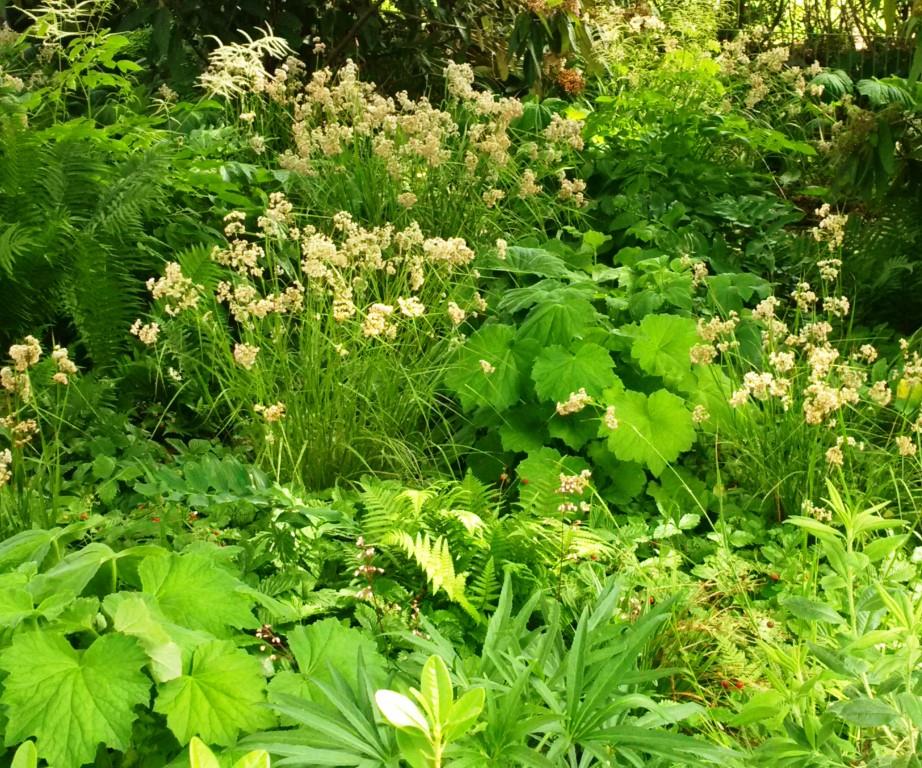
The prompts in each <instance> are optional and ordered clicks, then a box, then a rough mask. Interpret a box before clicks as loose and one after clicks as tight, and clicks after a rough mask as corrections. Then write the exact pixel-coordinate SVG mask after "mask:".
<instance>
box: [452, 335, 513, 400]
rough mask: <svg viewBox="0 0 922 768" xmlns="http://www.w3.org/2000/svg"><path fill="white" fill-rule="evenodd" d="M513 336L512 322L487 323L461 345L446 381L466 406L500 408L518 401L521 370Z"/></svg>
mask: <svg viewBox="0 0 922 768" xmlns="http://www.w3.org/2000/svg"><path fill="white" fill-rule="evenodd" d="M514 339H515V328H513V327H512V326H509V325H499V324H494V325H485V326H483V327H482V328H480V329H479V330H477V331H475V332H474V333H473V334H471V337H470V338H469V339H468V340H467V341H466V342H465V344H464V346H463V347H461V349H460V351H459V353H458V358H457V360H456V362H455V364H454V365H453V366H452V367H451V368H449V370H448V371H447V372H446V374H445V383H446V384H447V385H448V387H449V388H451V389H452V390H453V391H454V392H455V394H457V395H458V398H459V399H460V400H461V405H462V406H463V408H464V409H465V410H467V411H469V410H473V409H474V408H479V407H485V406H486V407H492V408H495V409H496V410H498V411H501V410H504V409H505V408H508V407H509V406H510V405H514V404H515V403H516V402H517V401H518V399H519V390H520V388H521V382H522V374H521V372H520V370H519V365H518V360H517V359H516V355H515V352H514V350H513V341H514ZM484 363H485V364H486V365H484ZM491 369H492V370H491Z"/></svg>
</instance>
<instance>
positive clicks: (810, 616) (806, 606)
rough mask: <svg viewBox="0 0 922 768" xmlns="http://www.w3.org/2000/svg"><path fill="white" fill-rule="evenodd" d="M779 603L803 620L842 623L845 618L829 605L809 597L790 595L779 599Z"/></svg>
mask: <svg viewBox="0 0 922 768" xmlns="http://www.w3.org/2000/svg"><path fill="white" fill-rule="evenodd" d="M780 602H781V605H783V606H784V607H785V608H787V609H788V611H790V612H791V613H792V614H793V615H794V616H796V617H797V618H798V619H804V620H805V621H823V622H826V623H828V624H844V623H845V619H844V618H842V615H841V614H840V613H839V612H838V611H836V609H835V608H833V607H832V606H831V605H827V604H826V603H821V602H820V601H819V600H812V599H810V598H809V597H799V596H797V595H791V596H788V597H785V598H784V599H782V600H781V601H780Z"/></svg>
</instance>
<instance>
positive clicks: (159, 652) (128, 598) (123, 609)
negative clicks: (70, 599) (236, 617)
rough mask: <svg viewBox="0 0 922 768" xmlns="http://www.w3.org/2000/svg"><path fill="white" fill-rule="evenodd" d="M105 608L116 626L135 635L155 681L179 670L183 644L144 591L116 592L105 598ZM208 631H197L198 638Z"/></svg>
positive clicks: (177, 672) (176, 675)
mask: <svg viewBox="0 0 922 768" xmlns="http://www.w3.org/2000/svg"><path fill="white" fill-rule="evenodd" d="M105 608H106V611H107V613H109V615H110V617H111V618H112V621H113V624H114V626H115V629H116V630H117V631H118V632H123V633H124V634H126V635H131V636H132V637H135V638H137V639H138V642H140V644H141V647H142V648H144V650H145V652H146V653H147V655H148V657H149V658H150V665H151V673H152V675H153V677H154V680H156V681H157V682H158V683H165V682H166V681H167V680H173V679H174V678H177V677H179V676H180V675H181V674H182V648H181V647H180V644H179V643H178V642H177V641H176V639H175V638H174V637H173V635H172V634H171V633H170V631H169V630H170V626H169V623H168V622H167V621H166V619H165V618H164V617H163V615H162V614H161V613H160V612H159V610H157V608H156V606H155V605H152V598H150V596H148V595H144V594H138V593H134V594H127V593H119V594H117V595H110V596H109V597H108V598H106V602H105ZM205 638H207V635H205V636H201V635H200V642H201V641H202V640H204V639H205Z"/></svg>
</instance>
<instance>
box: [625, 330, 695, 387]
mask: <svg viewBox="0 0 922 768" xmlns="http://www.w3.org/2000/svg"><path fill="white" fill-rule="evenodd" d="M697 343H698V332H697V330H696V326H695V321H694V320H692V319H691V318H688V317H680V316H678V315H647V316H646V317H645V318H644V319H643V320H641V322H640V328H639V329H638V333H637V336H636V337H635V339H634V344H633V345H632V346H631V357H633V358H634V359H635V360H636V361H637V363H638V365H639V366H640V368H641V369H642V370H643V371H645V372H646V373H649V374H652V375H654V376H661V377H662V378H663V379H664V380H665V381H667V382H669V383H671V384H678V383H679V382H681V381H682V380H683V379H684V378H685V377H686V376H687V375H688V374H689V372H690V371H691V359H690V358H689V356H688V351H689V350H690V349H691V348H692V347H693V346H694V345H695V344H697Z"/></svg>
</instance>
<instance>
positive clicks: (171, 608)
mask: <svg viewBox="0 0 922 768" xmlns="http://www.w3.org/2000/svg"><path fill="white" fill-rule="evenodd" d="M138 573H139V575H140V576H141V585H142V587H143V590H144V592H146V593H147V594H150V595H153V596H154V597H156V598H157V605H158V606H159V608H160V610H161V611H162V613H163V615H164V616H165V617H166V618H167V619H169V620H170V621H172V622H175V623H176V624H179V625H181V626H184V627H189V628H191V629H201V630H204V631H206V632H209V633H211V634H212V635H214V636H215V637H226V636H228V634H229V632H230V627H237V628H242V627H250V628H252V627H256V626H257V623H256V619H255V617H254V616H253V614H252V612H251V610H250V609H251V608H252V606H253V598H252V597H250V596H249V594H248V593H247V591H246V589H245V587H244V585H243V584H242V583H241V582H240V581H239V580H237V579H236V578H235V577H234V576H233V575H231V574H230V573H229V572H228V571H225V570H224V569H223V568H221V567H220V566H219V565H218V564H217V563H216V562H215V558H214V556H212V555H209V553H208V552H207V551H195V552H186V553H183V554H181V555H177V554H169V555H165V556H157V557H148V558H145V560H144V562H142V563H141V566H140V567H139V568H138ZM193 587H194V588H193Z"/></svg>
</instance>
